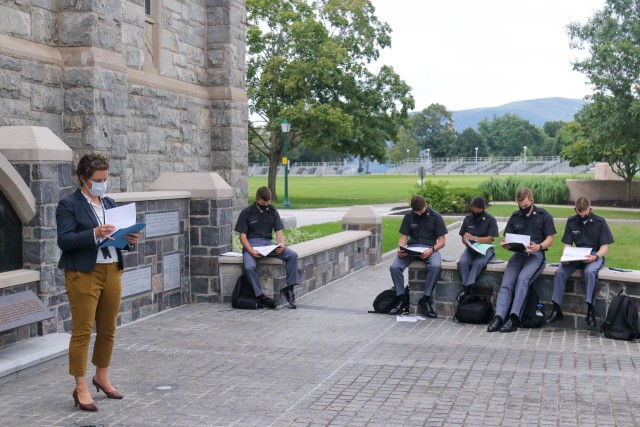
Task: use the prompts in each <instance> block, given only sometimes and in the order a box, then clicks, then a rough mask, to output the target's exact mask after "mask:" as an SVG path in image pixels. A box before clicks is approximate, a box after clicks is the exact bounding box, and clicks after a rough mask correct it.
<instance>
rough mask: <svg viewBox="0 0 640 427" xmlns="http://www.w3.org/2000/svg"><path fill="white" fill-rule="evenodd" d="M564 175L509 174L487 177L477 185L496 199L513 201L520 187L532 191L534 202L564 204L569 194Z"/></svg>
mask: <svg viewBox="0 0 640 427" xmlns="http://www.w3.org/2000/svg"><path fill="white" fill-rule="evenodd" d="M566 179H567V178H566V177H560V176H509V177H507V178H501V179H496V178H493V177H492V178H489V179H488V180H487V181H484V182H482V183H480V185H478V188H480V189H481V190H482V191H483V192H485V193H486V194H489V197H490V198H491V199H493V200H496V201H513V200H515V198H516V192H517V191H518V190H519V189H520V188H522V187H529V188H531V190H532V191H533V198H534V199H535V201H536V203H545V204H565V203H566V202H567V198H568V196H569V189H568V188H567V184H566Z"/></svg>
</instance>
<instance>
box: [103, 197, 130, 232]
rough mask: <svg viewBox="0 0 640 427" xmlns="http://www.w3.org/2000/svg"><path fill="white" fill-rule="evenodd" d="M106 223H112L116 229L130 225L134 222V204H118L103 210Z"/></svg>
mask: <svg viewBox="0 0 640 427" xmlns="http://www.w3.org/2000/svg"><path fill="white" fill-rule="evenodd" d="M104 214H105V217H106V223H107V224H111V225H114V226H115V227H116V230H119V229H121V228H127V227H131V226H132V225H133V224H135V223H136V204H135V203H129V204H128V205H123V206H118V207H117V208H111V209H107V210H106V211H104Z"/></svg>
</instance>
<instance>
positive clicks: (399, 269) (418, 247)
mask: <svg viewBox="0 0 640 427" xmlns="http://www.w3.org/2000/svg"><path fill="white" fill-rule="evenodd" d="M410 205H411V212H409V213H407V214H405V216H404V218H402V224H400V239H399V240H398V253H397V255H396V259H395V260H394V261H393V263H392V264H391V267H389V272H390V273H391V280H392V281H393V285H394V287H395V289H396V302H395V304H394V305H393V307H392V308H391V309H390V310H389V314H392V315H398V314H402V313H403V312H404V311H408V310H409V298H405V295H404V293H405V288H404V274H403V273H404V270H405V269H406V268H407V267H408V266H409V264H411V263H412V262H413V261H422V262H424V263H425V264H426V265H427V267H428V269H427V278H426V283H425V289H424V296H423V297H422V298H421V299H420V301H418V310H419V311H420V312H421V313H422V314H424V315H425V316H427V317H438V315H437V314H436V312H435V310H434V309H433V306H432V305H431V296H432V293H433V290H434V288H435V287H436V283H437V282H438V278H439V277H440V271H441V270H442V262H441V261H442V258H441V257H440V252H438V250H440V249H442V248H443V247H444V245H445V234H447V233H448V230H447V226H446V225H445V224H444V220H443V219H442V216H441V215H440V214H439V213H438V212H436V211H434V210H433V209H431V208H430V207H429V205H428V204H427V201H426V200H425V198H424V197H422V196H420V195H416V196H413V197H412V198H411V203H410Z"/></svg>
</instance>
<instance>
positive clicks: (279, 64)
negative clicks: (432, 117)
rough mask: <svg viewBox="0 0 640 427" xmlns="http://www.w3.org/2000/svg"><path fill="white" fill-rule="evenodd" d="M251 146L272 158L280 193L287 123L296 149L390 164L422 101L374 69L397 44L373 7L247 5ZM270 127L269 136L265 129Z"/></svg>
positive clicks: (293, 0)
mask: <svg viewBox="0 0 640 427" xmlns="http://www.w3.org/2000/svg"><path fill="white" fill-rule="evenodd" d="M246 4H247V28H248V29H247V45H248V54H247V95H248V97H249V112H250V117H251V118H256V119H255V120H253V119H251V121H250V123H249V133H250V135H252V136H256V138H257V139H254V138H253V137H251V138H250V141H257V142H255V144H256V145H257V146H259V147H260V149H261V151H262V152H263V153H264V154H265V155H266V156H267V157H268V158H269V176H268V186H269V189H270V190H271V192H272V194H273V198H274V199H277V194H276V191H275V182H276V173H277V167H278V164H279V163H280V159H281V158H282V155H283V154H284V141H283V135H282V132H281V131H280V122H281V121H282V120H283V119H285V118H286V119H287V120H288V121H289V122H291V132H290V134H289V147H288V148H289V150H292V149H294V148H295V147H297V146H301V145H305V146H306V147H307V148H309V149H311V150H314V151H319V152H322V151H326V150H330V151H333V152H335V153H342V154H345V155H353V156H358V157H360V158H370V159H375V160H379V161H384V160H385V156H386V151H387V145H386V141H388V140H389V141H391V140H395V139H396V135H397V129H398V128H399V127H400V125H402V124H403V123H404V121H405V120H406V118H407V112H408V111H409V110H410V109H411V108H413V105H414V101H413V97H412V96H411V94H410V87H409V86H408V85H407V84H406V83H405V82H404V81H402V79H401V78H400V77H399V76H398V75H397V74H396V73H395V72H394V71H393V69H392V68H391V67H388V66H383V67H381V69H380V70H379V72H378V73H377V74H376V73H373V72H371V71H369V70H368V69H367V65H368V64H369V63H370V62H371V61H373V60H375V59H377V58H378V56H379V51H380V49H383V48H385V47H388V46H389V45H390V43H391V37H390V32H391V28H390V27H389V26H388V25H387V24H386V23H382V22H380V21H379V20H378V18H376V16H375V15H374V12H375V8H374V7H373V6H372V5H371V2H370V1H369V0H357V1H350V2H344V1H341V0H313V1H306V0H247V2H246ZM260 128H264V129H265V130H266V131H267V132H266V134H265V135H266V136H265V135H263V134H262V133H261V132H259V131H258V129H260Z"/></svg>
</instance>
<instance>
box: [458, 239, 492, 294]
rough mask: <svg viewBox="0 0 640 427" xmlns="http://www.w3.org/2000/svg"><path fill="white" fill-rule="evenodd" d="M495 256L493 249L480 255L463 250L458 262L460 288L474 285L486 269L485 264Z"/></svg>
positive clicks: (469, 250)
mask: <svg viewBox="0 0 640 427" xmlns="http://www.w3.org/2000/svg"><path fill="white" fill-rule="evenodd" d="M494 256H495V253H494V251H493V249H488V250H487V253H486V254H484V255H482V254H479V253H478V252H476V251H473V250H471V249H468V248H467V249H465V250H464V252H462V255H460V260H459V261H458V272H459V273H460V280H461V281H462V286H471V285H475V283H476V280H478V277H480V274H481V273H482V272H483V271H484V269H485V268H486V267H487V263H488V262H489V261H491V259H492V258H493V257H494Z"/></svg>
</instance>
